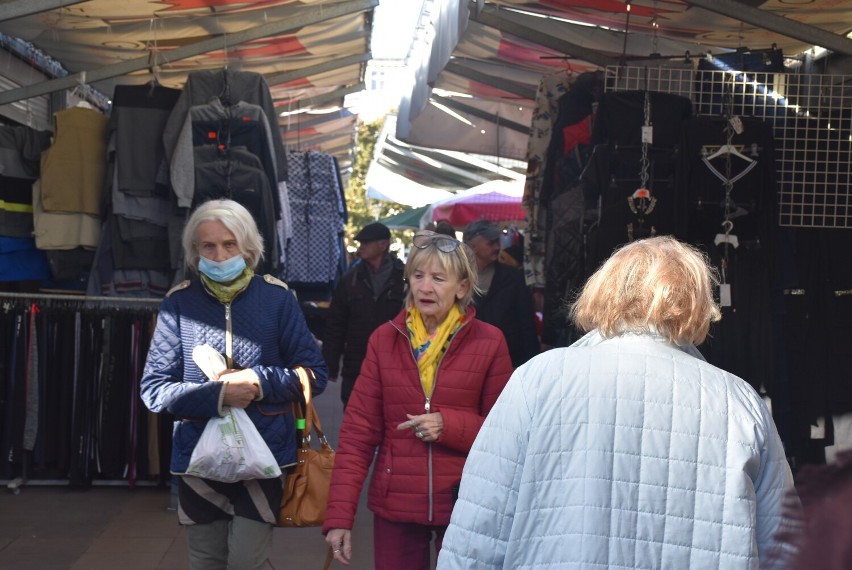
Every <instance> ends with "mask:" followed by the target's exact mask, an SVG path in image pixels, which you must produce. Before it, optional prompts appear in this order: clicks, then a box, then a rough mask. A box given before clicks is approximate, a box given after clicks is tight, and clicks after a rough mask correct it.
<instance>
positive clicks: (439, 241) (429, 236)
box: [414, 230, 461, 253]
mask: <svg viewBox="0 0 852 570" xmlns="http://www.w3.org/2000/svg"><path fill="white" fill-rule="evenodd" d="M430 245H434V246H435V247H436V248H438V251H443V252H444V253H450V252H451V251H455V250H457V249H458V247H459V246H460V245H461V242H460V241H458V240H456V239H453V238H451V237H449V236H446V235H444V234H436V233H435V232H430V231H428V230H423V231H420V232H417V233H416V234H414V247H416V248H417V249H426V248H427V247H429V246H430Z"/></svg>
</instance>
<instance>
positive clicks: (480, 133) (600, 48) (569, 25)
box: [396, 0, 852, 158]
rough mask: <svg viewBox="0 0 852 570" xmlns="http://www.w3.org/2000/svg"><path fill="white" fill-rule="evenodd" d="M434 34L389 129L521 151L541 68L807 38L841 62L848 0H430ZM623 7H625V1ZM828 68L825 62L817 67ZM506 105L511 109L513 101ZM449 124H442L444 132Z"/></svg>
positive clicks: (469, 146)
mask: <svg viewBox="0 0 852 570" xmlns="http://www.w3.org/2000/svg"><path fill="white" fill-rule="evenodd" d="M436 5H437V8H436V12H437V14H436V16H435V17H434V18H433V20H434V22H435V24H434V36H435V40H434V42H433V44H432V46H431V47H429V48H428V49H426V50H425V51H423V52H422V53H420V54H419V57H420V58H421V60H420V62H419V65H417V66H416V68H415V72H414V79H415V83H414V86H413V88H412V90H411V93H410V94H408V95H406V96H405V97H404V98H403V100H402V101H401V102H400V111H399V121H398V127H397V132H396V135H397V138H398V139H399V140H401V141H404V142H408V143H411V144H417V145H421V146H427V147H433V148H444V149H453V150H457V149H459V148H462V147H463V148H464V149H465V150H467V151H469V152H480V153H483V154H498V155H500V156H506V157H515V158H523V153H524V151H525V142H524V141H525V139H526V138H527V137H528V135H529V132H528V129H524V127H528V126H529V124H530V121H529V119H530V117H531V109H532V105H533V101H534V98H535V92H536V90H537V88H538V86H539V82H540V80H541V78H542V77H543V76H545V75H551V74H555V73H566V74H578V73H582V72H584V71H591V70H601V69H604V68H606V67H609V66H618V65H647V66H652V65H653V66H667V65H679V64H683V63H684V62H685V61H687V60H690V59H692V60H694V58H696V57H702V56H704V55H705V54H708V53H710V54H714V55H719V54H726V53H731V52H735V51H739V50H742V51H749V50H755V51H760V50H775V49H777V50H779V51H781V52H783V53H784V54H786V55H790V56H792V55H795V54H799V53H801V52H803V51H805V50H807V49H809V48H811V47H812V46H821V47H822V48H825V49H827V50H830V51H831V52H832V53H833V56H832V58H831V59H830V60H829V61H828V62H827V65H831V66H832V67H834V68H835V69H838V70H839V71H840V72H843V73H845V71H844V69H845V68H848V67H849V62H850V59H849V57H848V56H849V55H852V40H850V39H849V38H847V37H846V34H847V33H849V31H850V29H852V1H850V0H841V1H835V0H810V1H808V2H784V1H780V0H775V1H773V0H769V1H764V0H748V1H742V2H738V1H735V0H687V1H679V0H672V1H668V2H658V1H657V0H633V1H629V2H623V1H621V0H594V1H590V0H560V1H558V2H555V1H545V0H491V1H487V2H485V1H482V0H479V1H477V2H475V4H469V3H468V2H466V1H464V0H436ZM628 7H629V9H628ZM826 72H828V70H826ZM513 109H514V110H513ZM447 133H450V136H447Z"/></svg>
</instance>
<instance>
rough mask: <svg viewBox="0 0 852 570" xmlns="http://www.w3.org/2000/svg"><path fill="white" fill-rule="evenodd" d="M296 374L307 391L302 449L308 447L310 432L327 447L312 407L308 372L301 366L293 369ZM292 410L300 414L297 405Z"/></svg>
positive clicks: (299, 408) (317, 415)
mask: <svg viewBox="0 0 852 570" xmlns="http://www.w3.org/2000/svg"><path fill="white" fill-rule="evenodd" d="M294 370H295V371H296V374H298V376H299V379H300V380H302V386H305V385H307V387H308V389H307V390H306V391H305V412H304V418H305V437H303V438H302V447H306V446H307V445H308V442H307V439H308V436H309V435H310V434H311V430H313V431H315V432H316V434H317V437H318V438H319V440H320V442H321V443H323V444H324V445H327V440H326V438H325V433H323V431H322V423H320V419H319V414H318V413H317V409H316V407H315V406H314V400H313V394H312V390H311V382H310V379H309V378H308V371H307V370H305V369H304V368H302V367H301V366H297V367H296V368H294ZM293 408H294V409H296V410H299V411H300V412H301V406H299V405H298V404H296V405H294V406H293ZM301 415H302V414H301V413H300V414H298V416H297V417H301Z"/></svg>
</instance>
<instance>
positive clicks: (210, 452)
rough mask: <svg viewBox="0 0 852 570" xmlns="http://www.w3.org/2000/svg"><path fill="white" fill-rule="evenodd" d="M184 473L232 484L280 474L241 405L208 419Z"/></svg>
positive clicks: (273, 457) (270, 453)
mask: <svg viewBox="0 0 852 570" xmlns="http://www.w3.org/2000/svg"><path fill="white" fill-rule="evenodd" d="M186 474H187V475H195V476H196V477H203V478H204V479H212V480H214V481H221V482H223V483H233V482H235V481H244V480H246V479H271V478H273V477H280V476H281V468H280V467H278V462H277V461H275V456H274V455H272V452H271V451H270V450H269V447H268V446H267V445H266V442H265V441H263V438H262V437H261V436H260V433H259V432H258V431H257V428H256V427H254V423H253V422H252V421H251V419H250V418H249V417H248V414H246V411H245V410H243V409H242V408H229V410H228V413H227V414H226V415H225V416H223V417H215V418H210V419H209V420H208V421H207V426H206V427H205V428H204V431H203V432H202V433H201V438H200V439H199V440H198V443H197V444H196V445H195V449H193V450H192V457H190V459H189V467H187V469H186Z"/></svg>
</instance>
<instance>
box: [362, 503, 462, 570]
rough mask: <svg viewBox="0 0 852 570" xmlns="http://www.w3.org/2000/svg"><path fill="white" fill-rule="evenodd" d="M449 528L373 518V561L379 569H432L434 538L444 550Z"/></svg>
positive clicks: (436, 543)
mask: <svg viewBox="0 0 852 570" xmlns="http://www.w3.org/2000/svg"><path fill="white" fill-rule="evenodd" d="M446 530H447V527H445V526H427V525H422V524H414V523H398V522H392V521H389V520H386V519H383V518H381V517H379V516H376V515H375V514H374V515H373V550H374V555H373V558H374V560H375V566H376V570H399V569H400V568H405V570H429V568H431V566H430V556H431V550H432V539H433V538H434V540H435V552H436V555H437V553H438V552H440V551H441V543H442V542H443V540H444V532H445V531H446Z"/></svg>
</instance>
